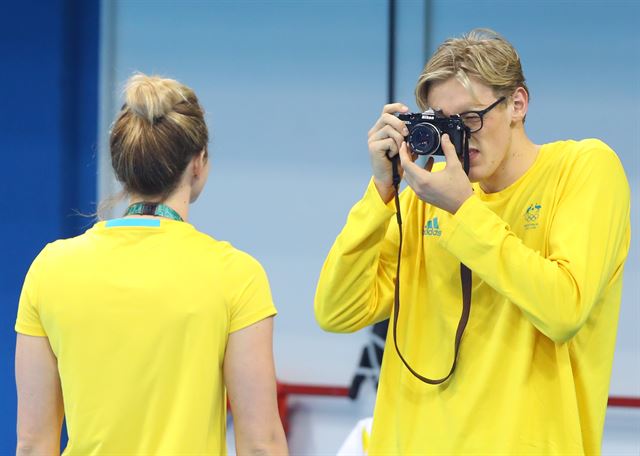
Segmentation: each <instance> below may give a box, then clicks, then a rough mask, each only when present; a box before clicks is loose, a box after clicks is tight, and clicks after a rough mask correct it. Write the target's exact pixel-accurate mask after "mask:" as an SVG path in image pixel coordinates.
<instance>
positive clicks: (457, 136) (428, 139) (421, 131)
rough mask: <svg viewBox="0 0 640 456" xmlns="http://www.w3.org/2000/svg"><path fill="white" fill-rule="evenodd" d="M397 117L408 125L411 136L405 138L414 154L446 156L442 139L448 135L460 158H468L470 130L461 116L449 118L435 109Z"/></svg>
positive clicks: (399, 114)
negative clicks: (444, 135)
mask: <svg viewBox="0 0 640 456" xmlns="http://www.w3.org/2000/svg"><path fill="white" fill-rule="evenodd" d="M396 117H398V118H399V119H400V120H402V121H404V123H405V124H406V125H407V129H408V130H409V134H408V135H407V136H406V137H405V141H407V144H409V146H411V150H413V152H414V153H416V154H418V155H444V151H443V150H442V144H441V139H442V135H443V134H445V133H446V134H448V135H449V139H450V140H451V142H452V143H453V145H454V146H455V148H456V153H457V154H458V156H465V155H466V157H468V148H469V145H468V138H469V129H468V128H467V127H466V125H465V124H464V122H463V121H462V118H461V117H460V116H458V115H453V116H450V117H447V116H445V115H442V114H441V113H439V112H436V111H434V110H433V109H428V110H426V111H424V112H418V113H406V114H403V113H398V114H396ZM465 149H467V150H466V151H465ZM465 152H466V154H465ZM466 157H465V158H466Z"/></svg>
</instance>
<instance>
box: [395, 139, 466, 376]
mask: <svg viewBox="0 0 640 456" xmlns="http://www.w3.org/2000/svg"><path fill="white" fill-rule="evenodd" d="M464 136H465V138H464V146H463V154H462V155H463V167H464V170H465V172H466V173H467V174H469V137H468V135H467V134H465V135H464ZM390 160H391V164H392V167H393V186H394V188H395V190H396V194H395V203H396V219H397V220H398V230H399V233H400V242H399V245H398V265H397V269H396V281H395V293H394V300H393V343H394V345H395V347H396V352H397V353H398V356H399V357H400V359H401V360H402V362H403V363H404V365H405V366H406V367H407V369H409V371H410V372H411V373H412V374H413V375H414V376H415V377H416V378H417V379H419V380H421V381H422V382H424V383H428V384H430V385H439V384H441V383H443V382H445V381H446V380H447V379H448V378H449V377H451V375H452V374H453V371H454V370H455V369H456V363H457V361H458V351H459V349H460V342H461V341H462V335H463V334H464V330H465V328H466V326H467V322H468V321H469V314H470V313H471V270H470V269H469V268H468V267H467V266H465V265H464V264H462V263H460V282H461V285H462V314H461V315H460V321H459V322H458V329H457V330H456V338H455V346H454V354H453V363H452V364H451V370H450V371H449V373H448V374H447V375H446V376H445V377H442V378H439V379H430V378H428V377H425V376H423V375H420V374H419V373H418V372H416V371H415V370H414V369H413V368H412V367H411V366H410V365H409V363H408V362H407V360H406V359H405V358H404V356H402V353H401V352H400V348H399V347H398V339H397V333H398V316H399V315H400V260H401V257H402V215H401V214H400V196H399V195H400V180H401V179H400V172H399V170H398V167H399V161H400V157H399V156H398V155H395V156H394V157H392V158H391V159H390Z"/></svg>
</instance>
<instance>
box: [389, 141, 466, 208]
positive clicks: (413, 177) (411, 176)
mask: <svg viewBox="0 0 640 456" xmlns="http://www.w3.org/2000/svg"><path fill="white" fill-rule="evenodd" d="M442 150H443V151H444V156H445V158H446V161H447V163H446V166H445V168H444V169H443V170H442V171H437V172H434V173H431V172H429V171H428V170H426V169H423V168H420V167H419V166H418V165H416V164H415V163H414V162H413V160H412V158H411V155H410V153H409V148H408V146H407V143H406V142H404V141H403V142H402V144H401V145H400V162H401V163H402V169H403V170H404V177H405V179H406V181H407V184H408V185H409V187H411V188H412V189H413V191H414V192H416V194H417V195H418V197H419V198H420V199H421V200H422V201H424V202H426V203H429V204H431V205H433V206H437V207H439V208H441V209H444V210H445V211H447V212H450V213H452V214H455V213H456V211H457V210H458V209H459V208H460V206H462V203H464V202H465V201H466V200H467V199H468V198H469V197H470V196H471V195H473V190H472V188H471V182H469V178H468V177H467V175H466V174H465V172H464V169H462V164H461V163H460V159H459V158H458V156H457V155H456V150H455V147H454V145H453V144H452V143H451V140H450V139H449V136H448V135H446V134H445V135H443V136H442ZM429 160H430V161H431V158H429ZM429 168H430V167H429Z"/></svg>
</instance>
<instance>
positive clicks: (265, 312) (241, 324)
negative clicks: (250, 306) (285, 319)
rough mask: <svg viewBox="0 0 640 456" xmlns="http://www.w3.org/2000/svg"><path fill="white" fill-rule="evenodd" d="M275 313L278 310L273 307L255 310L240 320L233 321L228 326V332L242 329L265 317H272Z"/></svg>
mask: <svg viewBox="0 0 640 456" xmlns="http://www.w3.org/2000/svg"><path fill="white" fill-rule="evenodd" d="M277 313H278V312H277V311H276V308H275V307H269V308H265V309H260V310H257V311H256V312H253V313H252V314H251V315H248V316H246V317H245V318H243V319H241V320H237V321H234V322H233V323H232V324H231V326H230V327H229V333H233V332H236V331H239V330H241V329H244V328H246V327H247V326H251V325H252V324H254V323H257V322H259V321H260V320H264V319H265V318H268V317H273V316H275V315H277Z"/></svg>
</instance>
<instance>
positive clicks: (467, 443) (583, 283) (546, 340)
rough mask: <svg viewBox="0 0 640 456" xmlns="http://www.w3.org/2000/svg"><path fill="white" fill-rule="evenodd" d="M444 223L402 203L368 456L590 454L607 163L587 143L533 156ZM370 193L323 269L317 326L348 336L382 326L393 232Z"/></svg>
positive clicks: (605, 368)
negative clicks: (466, 277) (465, 293)
mask: <svg viewBox="0 0 640 456" xmlns="http://www.w3.org/2000/svg"><path fill="white" fill-rule="evenodd" d="M474 193H475V194H474V195H473V196H472V197H471V198H469V199H468V200H467V201H466V202H465V203H464V204H463V205H462V206H461V207H460V209H459V210H458V211H457V212H456V214H455V215H451V214H449V213H447V212H446V211H443V210H441V209H438V208H435V207H433V206H430V205H427V204H425V203H423V202H422V201H420V199H419V198H418V197H417V196H416V194H415V193H414V192H413V191H412V190H411V189H407V190H406V191H404V192H403V194H402V195H401V208H402V216H403V230H404V242H403V244H404V245H403V252H402V263H401V271H400V275H401V277H400V283H401V289H400V290H401V294H400V316H399V321H398V334H397V339H398V345H399V347H400V350H401V351H402V354H403V356H404V357H405V358H406V359H407V360H408V361H409V363H410V364H411V366H412V367H413V368H414V369H416V370H417V371H418V372H419V373H421V374H422V375H425V376H427V377H430V378H441V377H444V376H445V375H446V374H447V373H448V371H449V368H450V367H451V362H452V359H453V351H454V350H453V349H454V347H453V346H454V339H455V331H456V327H457V325H458V320H459V318H460V312H461V308H462V296H461V295H462V293H461V285H460V273H459V265H460V262H463V263H464V264H466V265H467V266H468V267H469V268H470V269H471V270H472V271H473V287H472V306H471V316H470V319H469V323H468V325H467V328H466V331H465V333H464V337H463V339H462V344H461V348H460V354H459V358H458V364H457V367H456V371H455V372H454V374H453V377H452V378H450V379H449V380H448V381H447V382H445V383H444V384H442V385H439V386H432V385H427V384H424V383H422V382H420V381H419V380H418V379H416V378H414V377H413V376H412V374H411V373H410V372H409V371H408V370H407V369H406V368H405V366H404V365H403V364H402V361H401V360H400V359H399V357H398V355H397V353H396V351H395V348H394V344H393V338H392V336H393V331H392V329H391V327H392V326H393V325H391V324H390V330H389V333H388V339H387V343H386V348H385V352H384V358H383V364H382V368H381V376H380V384H379V388H378V396H377V401H376V408H375V413H374V421H373V429H372V435H371V443H370V450H369V454H371V455H378V454H380V455H386V454H388V455H396V454H402V455H414V454H415V455H418V454H419V455H422V454H502V455H515V454H517V455H523V454H536V455H541V454H544V455H547V454H565V455H566V454H571V455H575V454H583V453H586V454H599V453H600V446H601V440H602V430H603V425H604V417H605V411H606V404H607V394H608V387H609V379H610V375H611V366H612V362H613V352H614V346H615V339H616V330H617V321H618V312H619V308H620V300H621V290H622V271H623V265H624V261H625V258H626V256H627V251H628V248H629V241H630V222H629V193H630V192H629V185H628V183H627V179H626V177H625V174H624V171H623V169H622V166H621V164H620V161H619V160H618V158H617V157H616V155H615V153H614V152H613V151H612V150H611V149H610V148H609V147H607V146H606V145H605V144H604V143H602V142H601V141H598V140H594V139H590V140H583V141H580V142H575V141H561V142H556V143H551V144H546V145H544V146H542V148H541V149H540V152H539V154H538V157H537V159H536V162H535V163H534V164H533V166H532V167H531V168H530V169H529V170H528V171H527V172H526V173H525V174H524V175H523V176H521V177H520V178H519V179H518V180H517V181H516V182H515V183H513V184H512V185H510V186H509V187H508V188H506V189H504V190H502V191H500V192H497V193H493V194H486V193H484V192H483V191H482V189H481V188H480V187H479V186H478V185H474ZM394 213H395V206H394V205H393V202H391V203H389V204H388V205H385V204H384V203H383V202H382V200H381V199H380V197H379V195H378V193H377V191H376V189H375V186H374V185H373V184H372V183H371V184H370V185H369V188H368V189H367V192H366V194H365V196H364V198H363V199H362V200H361V201H360V202H359V203H357V204H356V205H355V206H354V208H353V209H352V210H351V213H350V214H349V218H348V220H347V223H346V226H345V227H344V229H343V231H342V232H341V234H340V235H339V236H338V238H337V239H336V242H335V244H334V246H333V247H332V250H331V252H330V253H329V256H328V258H327V260H326V262H325V264H324V267H323V270H322V273H321V276H320V279H319V283H318V289H317V292H316V300H315V311H316V318H317V319H318V321H319V323H320V324H321V326H323V327H324V328H325V329H328V330H330V331H336V332H350V331H355V330H358V329H360V328H362V327H364V326H366V325H369V324H372V323H374V322H376V321H380V320H383V319H385V318H388V317H389V316H390V315H392V312H393V311H392V306H393V295H394V280H395V275H396V264H397V249H398V225H397V223H396V221H395V216H394Z"/></svg>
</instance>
